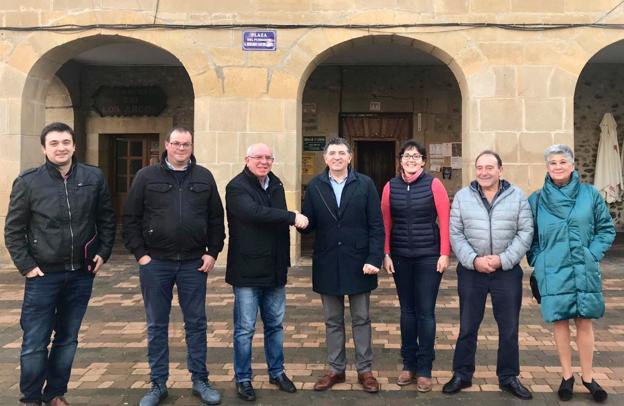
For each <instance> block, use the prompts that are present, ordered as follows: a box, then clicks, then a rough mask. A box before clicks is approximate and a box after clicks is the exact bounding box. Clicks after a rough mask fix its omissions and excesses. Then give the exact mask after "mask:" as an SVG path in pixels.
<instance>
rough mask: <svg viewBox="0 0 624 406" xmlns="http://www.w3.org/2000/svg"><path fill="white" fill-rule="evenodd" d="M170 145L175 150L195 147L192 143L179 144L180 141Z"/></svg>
mask: <svg viewBox="0 0 624 406" xmlns="http://www.w3.org/2000/svg"><path fill="white" fill-rule="evenodd" d="M169 145H172V146H173V147H174V148H183V149H186V148H191V147H192V146H193V144H192V143H190V142H178V141H173V142H170V143H169Z"/></svg>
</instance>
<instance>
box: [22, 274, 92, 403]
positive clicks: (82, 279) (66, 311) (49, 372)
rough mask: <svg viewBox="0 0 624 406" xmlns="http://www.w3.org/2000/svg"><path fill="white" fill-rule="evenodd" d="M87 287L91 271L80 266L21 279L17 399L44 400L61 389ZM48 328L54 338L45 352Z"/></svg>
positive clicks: (64, 385) (87, 295) (63, 389)
mask: <svg viewBox="0 0 624 406" xmlns="http://www.w3.org/2000/svg"><path fill="white" fill-rule="evenodd" d="M92 288H93V275H92V274H90V273H88V272H83V271H73V272H48V273H46V274H45V276H40V277H35V278H27V279H26V282H25V287H24V303H23V304H22V316H21V318H20V325H21V327H22V331H23V332H24V336H23V339H22V352H21V354H20V367H21V371H20V391H21V392H22V398H21V399H20V400H21V401H22V402H25V403H27V402H35V403H36V402H41V401H45V402H47V401H49V400H51V399H52V398H54V397H55V396H62V395H64V394H65V392H67V383H68V382H69V377H70V375H71V367H72V363H73V362H74V355H75V354H76V348H77V347H78V332H79V331H80V325H81V324H82V318H83V317H84V315H85V312H86V311H87V304H88V303H89V299H90V298H91V290H92ZM52 331H54V340H53V341H52V347H51V348H50V351H49V352H48V344H50V337H51V335H52ZM44 383H45V388H44V387H43V386H44Z"/></svg>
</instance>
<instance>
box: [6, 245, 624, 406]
mask: <svg viewBox="0 0 624 406" xmlns="http://www.w3.org/2000/svg"><path fill="white" fill-rule="evenodd" d="M622 264H624V243H622V242H619V243H618V244H617V245H616V246H615V247H614V248H613V249H612V250H611V251H610V252H609V254H608V255H607V257H606V259H605V260H604V261H603V286H604V292H605V297H606V307H607V311H606V315H605V317H604V318H603V319H601V320H599V321H597V322H596V323H595V331H596V344H595V345H596V353H595V366H596V368H595V371H596V374H595V377H596V379H597V380H598V381H599V382H601V383H602V384H603V386H605V387H606V389H607V391H608V392H609V394H610V398H609V400H608V403H609V404H613V405H621V404H624V293H623V291H624V270H623V269H622ZM454 269H455V268H454V264H453V266H452V267H451V268H449V270H448V271H447V272H446V274H445V276H444V279H443V281H442V286H441V290H440V294H439V297H438V304H437V321H438V328H437V332H438V334H437V342H436V354H437V358H436V361H435V363H434V371H433V377H434V382H435V383H436V385H435V386H434V390H433V392H430V393H426V394H421V393H418V392H416V390H415V389H416V388H415V386H414V385H412V386H408V387H403V388H401V387H399V386H397V385H396V377H397V375H398V371H399V370H400V369H401V362H400V356H399V347H400V330H399V307H398V306H399V305H398V300H397V297H396V291H395V288H394V282H393V280H392V278H391V277H389V276H388V275H386V274H385V273H382V274H381V275H380V283H379V285H380V286H379V288H378V289H377V290H375V291H374V292H373V294H372V296H371V318H372V321H373V345H374V354H375V363H374V373H375V374H376V375H377V376H378V379H379V381H380V383H381V386H382V391H381V392H380V393H379V394H375V395H370V394H366V393H363V392H362V391H361V390H360V386H359V385H358V384H357V376H356V373H355V371H354V370H353V369H349V370H348V371H347V382H346V383H344V384H339V385H336V386H335V387H334V389H333V390H330V391H328V392H326V393H316V392H314V391H313V390H312V385H313V383H314V382H315V380H316V378H317V377H318V375H319V374H320V373H321V372H322V371H323V369H324V367H325V366H324V360H325V341H324V335H325V327H324V324H323V318H322V312H321V302H320V298H319V296H318V295H317V294H315V293H314V292H312V289H311V280H310V273H311V268H310V266H309V263H308V262H306V261H305V260H304V261H302V262H301V264H300V265H299V266H297V267H294V268H293V269H292V270H291V272H290V277H289V283H288V286H287V308H286V320H285V323H284V329H285V344H284V345H285V347H286V348H285V352H286V369H287V373H288V375H289V376H291V377H292V379H293V381H294V382H295V384H296V386H297V387H298V388H299V391H298V392H297V393H296V394H292V395H291V394H285V393H283V392H279V391H277V390H275V387H274V386H273V385H270V384H269V383H268V376H267V374H266V366H265V364H264V354H263V349H262V326H261V323H259V324H258V327H259V328H258V332H257V333H256V337H255V340H254V360H253V362H254V364H253V367H254V370H255V374H256V375H255V378H254V386H255V387H256V389H257V392H258V397H257V398H258V399H257V402H256V403H257V404H262V405H329V404H331V405H351V404H358V405H384V404H392V405H403V404H405V405H407V404H414V403H416V404H431V405H460V404H481V405H498V404H514V403H515V404H529V403H527V402H523V401H520V400H516V399H515V398H513V397H512V396H511V395H509V394H506V393H502V392H500V391H499V389H498V384H497V383H498V382H497V378H496V374H495V370H496V348H497V345H498V338H497V329H496V324H495V322H494V319H493V317H492V315H491V306H490V302H489V301H488V311H487V313H486V318H485V320H484V322H483V325H482V327H481V331H480V335H479V349H478V354H477V365H478V366H477V372H476V374H475V378H474V380H473V387H472V388H470V389H468V390H466V391H464V392H462V393H460V394H458V395H455V396H448V395H444V394H442V393H441V392H440V390H441V387H442V384H443V383H444V382H446V381H447V380H448V378H449V377H450V376H451V372H450V368H451V360H452V356H453V348H454V344H455V339H456V337H457V333H458V330H459V324H458V319H459V308H458V304H459V303H458V298H457V277H456V273H455V270H454ZM224 274H225V270H224V269H223V268H218V269H216V270H215V271H214V272H213V273H211V274H210V276H209V278H208V298H207V308H208V347H209V350H208V363H209V370H210V380H211V381H212V382H213V383H214V385H215V386H216V387H217V388H219V389H220V390H222V391H223V403H224V404H241V403H245V402H242V401H240V400H238V398H237V397H236V392H235V389H234V383H233V381H232V378H233V371H232V321H231V319H232V304H233V296H232V290H231V288H230V286H229V285H227V284H226V283H225V281H224ZM528 280H529V273H528V272H525V277H524V285H525V286H524V299H523V304H522V313H521V320H520V323H521V327H520V351H521V354H520V361H521V378H522V381H523V382H524V383H525V384H526V385H527V386H528V387H530V388H531V390H532V391H533V392H534V395H535V396H534V400H533V401H532V402H531V403H530V404H556V403H557V402H558V400H557V397H556V395H555V394H554V391H556V389H557V388H558V385H559V382H560V375H559V367H558V365H559V363H558V358H557V354H556V349H555V346H554V343H553V339H552V334H551V329H550V326H548V325H546V324H544V323H543V322H542V318H541V316H540V314H539V308H538V305H537V303H536V302H534V301H533V300H532V298H531V297H530V291H529V286H528ZM22 295H23V279H22V277H20V276H19V275H18V274H17V271H15V269H14V268H13V267H12V266H11V265H10V264H9V263H6V262H5V263H3V264H0V303H1V309H2V312H1V313H0V393H2V400H0V405H12V404H17V403H18V396H19V390H18V385H17V381H18V377H19V361H18V360H19V348H20V344H21V330H20V327H19V316H20V306H21V301H22ZM174 301H175V302H176V304H175V306H174V308H173V310H172V317H171V327H170V333H169V334H170V346H171V359H170V361H171V365H170V374H171V375H170V379H169V386H170V388H171V389H170V391H169V398H168V399H167V400H166V401H165V402H164V403H163V404H164V405H199V404H200V401H199V399H198V398H195V397H193V396H191V391H190V389H189V388H190V386H191V382H190V375H189V374H188V372H187V370H186V355H185V343H184V334H183V324H182V318H181V314H180V309H179V307H178V306H177V299H174ZM348 339H349V342H348V346H349V350H348V357H349V359H350V361H352V360H353V357H354V353H353V341H352V340H351V339H350V332H349V333H348ZM79 340H80V345H79V349H78V353H77V356H76V360H75V362H74V370H73V374H72V379H71V382H70V391H69V393H68V395H67V398H68V400H69V401H70V402H71V404H72V405H136V404H138V401H139V399H140V398H141V396H142V395H143V393H144V392H145V390H146V389H147V388H148V387H149V386H150V383H149V370H148V366H147V363H146V352H147V351H146V328H145V315H144V311H143V301H142V299H141V292H140V289H139V278H138V271H137V267H136V266H135V263H134V261H133V259H132V258H131V257H130V256H129V255H127V253H126V252H125V251H124V250H123V248H121V247H120V248H117V249H116V251H115V255H114V256H113V257H112V259H111V261H110V262H109V264H107V265H106V267H105V268H104V269H103V270H102V271H101V272H100V274H99V275H98V277H97V280H96V283H95V287H94V292H93V297H92V299H91V303H90V305H89V310H88V312H87V315H86V317H85V320H84V323H83V325H82V329H81V333H80V339H79ZM575 363H576V364H577V363H578V361H577V358H576V357H575ZM577 382H580V379H578V375H577ZM575 391H577V392H578V394H577V395H576V397H575V400H574V401H572V402H568V404H569V405H573V404H586V403H590V398H589V394H588V393H587V391H586V390H585V389H584V388H582V387H581V386H579V385H577V386H576V387H575Z"/></svg>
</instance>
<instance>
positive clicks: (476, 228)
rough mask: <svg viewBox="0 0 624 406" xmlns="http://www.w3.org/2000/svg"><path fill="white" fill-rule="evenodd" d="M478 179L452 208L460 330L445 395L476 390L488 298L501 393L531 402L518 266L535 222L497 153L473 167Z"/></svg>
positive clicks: (479, 159) (483, 156) (480, 157)
mask: <svg viewBox="0 0 624 406" xmlns="http://www.w3.org/2000/svg"><path fill="white" fill-rule="evenodd" d="M475 167H476V173H477V179H476V180H475V181H473V182H472V183H471V184H470V186H467V187H465V188H463V189H462V190H460V191H459V192H457V194H456V195H455V198H454V200H453V205H452V208H451V224H450V229H451V230H450V231H451V232H450V234H451V245H452V247H453V251H454V252H455V255H457V258H458V259H459V264H458V265H457V291H458V293H459V309H460V311H459V314H460V327H459V336H458V337H457V345H456V346H455V354H454V356H453V377H452V378H451V380H450V381H449V382H448V383H446V384H445V385H444V387H443V389H442V391H443V392H444V393H457V392H459V391H460V390H461V389H463V388H467V387H469V386H471V385H472V375H473V374H474V370H475V353H476V350H477V334H478V332H479V326H480V324H481V320H483V313H484V311H485V302H486V299H487V295H488V293H489V294H490V295H491V296H492V308H493V312H494V318H495V319H496V323H497V324H498V335H499V347H498V359H497V365H496V375H497V376H498V382H499V387H500V388H501V389H502V390H503V391H506V392H509V393H511V394H513V395H514V396H516V397H518V398H520V399H531V398H532V395H531V392H529V390H528V389H527V388H525V387H524V386H523V385H522V383H520V380H519V379H518V375H520V355H519V349H518V320H519V317H520V305H521V304H522V268H520V265H519V263H520V260H521V259H522V257H523V256H524V255H525V253H526V252H527V250H528V249H529V247H530V246H531V241H532V238H533V217H532V214H531V209H530V207H529V204H528V202H527V199H526V197H525V196H524V194H523V193H522V191H521V190H520V189H518V188H517V187H515V186H513V185H511V184H510V183H509V182H507V181H505V180H503V179H501V175H502V171H503V164H502V161H501V159H500V156H499V155H498V154H497V153H495V152H494V151H483V152H482V153H480V154H479V155H478V156H477V159H476V161H475Z"/></svg>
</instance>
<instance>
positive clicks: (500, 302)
mask: <svg viewBox="0 0 624 406" xmlns="http://www.w3.org/2000/svg"><path fill="white" fill-rule="evenodd" d="M457 291H458V293H459V335H458V337H457V345H455V353H454V354H453V372H454V373H455V374H456V375H457V376H459V377H460V378H461V379H463V380H465V381H470V380H472V375H473V374H474V371H475V354H476V352H477V334H478V333H479V326H480V325H481V321H482V320H483V314H484V312H485V301H486V299H487V295H488V293H489V294H490V295H491V296H492V311H493V312H494V319H495V320H496V324H497V325H498V354H497V359H496V375H497V376H498V381H499V383H501V384H503V385H504V384H507V383H509V381H510V380H511V379H512V378H514V377H516V376H518V375H520V351H519V348H518V325H519V319H520V306H521V305H522V268H520V265H516V266H514V267H513V269H510V270H508V271H503V270H502V269H499V270H497V271H496V272H493V273H490V274H484V273H480V272H477V271H473V270H471V269H467V268H464V267H463V266H462V265H461V264H458V265H457Z"/></svg>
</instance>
